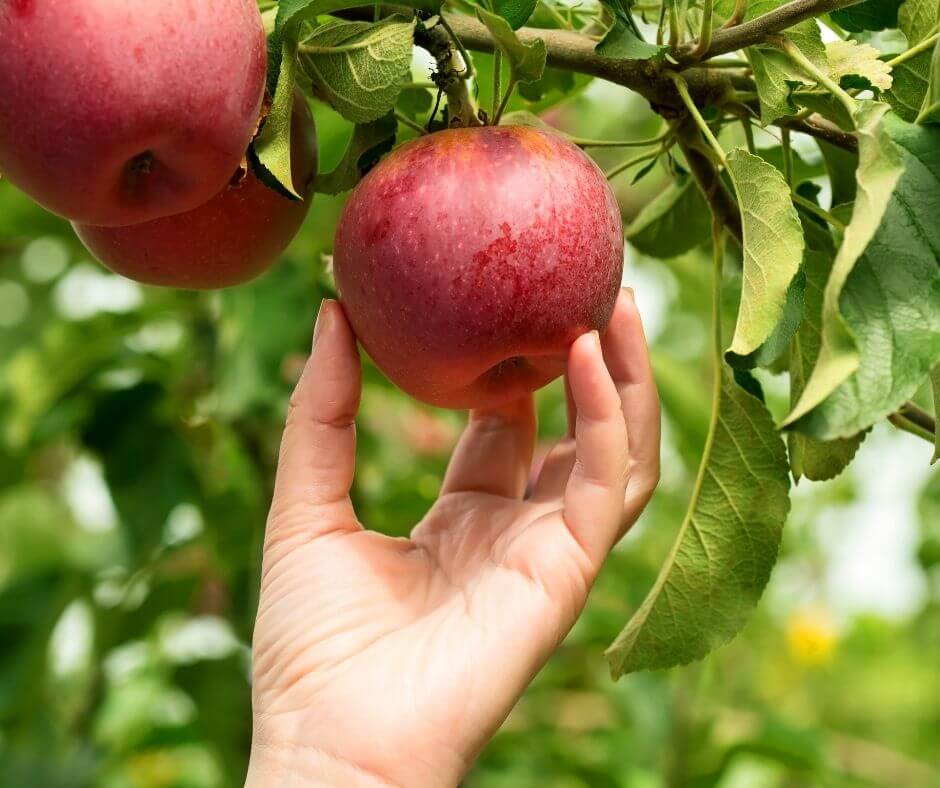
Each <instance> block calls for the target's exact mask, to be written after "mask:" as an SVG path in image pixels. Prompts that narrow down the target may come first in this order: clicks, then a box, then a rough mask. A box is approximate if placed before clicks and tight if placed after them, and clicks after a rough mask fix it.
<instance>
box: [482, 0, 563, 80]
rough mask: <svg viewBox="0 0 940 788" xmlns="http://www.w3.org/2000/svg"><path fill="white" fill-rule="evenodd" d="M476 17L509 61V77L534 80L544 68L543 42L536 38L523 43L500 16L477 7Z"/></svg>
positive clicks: (544, 51) (540, 74)
mask: <svg viewBox="0 0 940 788" xmlns="http://www.w3.org/2000/svg"><path fill="white" fill-rule="evenodd" d="M477 18H478V19H479V20H480V21H481V22H482V23H483V24H484V25H486V29H487V30H489V31H490V34H491V35H492V36H493V41H494V43H495V44H496V46H497V47H499V50H500V51H501V52H502V53H503V55H504V56H505V58H506V61H507V62H508V63H509V70H510V74H511V75H512V76H511V79H512V80H515V81H519V82H535V81H536V80H538V79H540V78H541V77H542V72H543V71H544V70H545V56H546V49H545V42H544V41H542V39H540V38H537V39H536V40H535V41H533V42H532V43H531V44H523V43H522V41H520V40H519V36H517V35H516V34H515V32H514V31H513V29H512V28H511V27H510V26H509V23H508V22H507V21H506V20H505V19H503V18H502V17H501V16H497V15H496V14H491V13H490V12H489V11H484V10H483V9H482V8H477Z"/></svg>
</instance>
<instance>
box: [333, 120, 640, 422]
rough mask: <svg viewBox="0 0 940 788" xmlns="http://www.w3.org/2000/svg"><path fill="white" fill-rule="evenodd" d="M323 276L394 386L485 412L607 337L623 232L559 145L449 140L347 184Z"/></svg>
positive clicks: (466, 137) (579, 158)
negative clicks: (580, 342) (585, 344)
mask: <svg viewBox="0 0 940 788" xmlns="http://www.w3.org/2000/svg"><path fill="white" fill-rule="evenodd" d="M333 262H334V271H335V275H336V283H337V286H338V288H339V292H340V299H341V301H342V304H343V307H344V309H345V311H346V314H347V316H348V318H349V320H350V323H351V325H352V327H353V330H354V331H355V332H356V335H357V336H358V338H359V340H360V342H361V343H362V345H363V347H364V348H365V350H366V351H367V352H368V353H369V355H370V356H371V357H372V359H373V360H374V361H375V363H376V364H377V365H378V366H379V368H380V369H381V370H382V371H383V372H384V373H385V374H386V375H387V376H388V377H389V378H390V379H391V380H392V381H393V382H394V383H396V384H397V385H398V386H399V387H401V388H402V389H404V390H405V391H407V392H408V393H409V394H411V395H412V396H414V397H415V398H417V399H419V400H423V401H424V402H428V403H431V404H433V405H438V406H442V407H448V408H469V407H486V406H493V405H497V404H500V403H503V402H507V401H510V400H512V399H514V398H517V397H519V396H521V395H523V394H524V393H526V392H529V391H533V390H535V389H537V388H539V387H541V386H543V385H544V384H545V383H547V382H548V381H550V380H552V379H553V378H555V377H557V376H558V375H560V374H561V373H562V372H563V371H564V367H565V361H566V357H567V351H568V347H569V345H570V344H571V343H572V342H573V341H574V339H576V338H577V337H578V336H579V335H580V334H582V333H583V332H585V331H588V330H591V329H603V328H604V327H605V326H606V325H607V322H608V320H609V319H610V315H611V312H612V310H613V307H614V301H615V300H616V297H617V292H618V289H619V287H620V278H621V273H622V267H623V232H622V226H621V219H620V211H619V209H618V206H617V201H616V199H615V198H614V195H613V193H612V192H611V189H610V187H609V186H608V184H607V181H606V179H605V178H604V175H603V173H602V172H601V171H600V169H598V167H597V165H595V164H594V162H593V161H591V159H590V158H589V157H588V156H586V155H585V154H584V153H583V152H582V151H581V150H580V149H579V148H577V147H576V146H574V145H572V144H571V143H569V142H567V141H566V140H564V139H562V138H561V137H559V136H557V135H555V134H552V133H550V132H545V131H542V130H539V129H534V128H530V127H523V126H496V127H483V128H472V129H450V130H447V131H442V132H438V133H436V134H432V135H429V136H426V137H420V138H418V139H417V140H414V141H412V142H410V143H407V144H406V145H403V146H402V147H401V148H399V149H397V150H396V151H394V152H392V153H391V154H390V155H389V156H388V157H387V158H386V159H384V160H383V161H382V162H380V163H379V164H378V166H376V167H375V169H373V170H372V171H371V172H370V173H369V174H368V175H367V176H366V177H365V178H364V179H363V180H362V182H361V183H360V184H359V185H358V186H357V187H356V189H355V191H354V192H353V193H352V195H351V196H350V198H349V201H348V202H347V204H346V207H345V209H344V211H343V215H342V217H341V219H340V222H339V226H338V227H337V231H336V238H335V243H334V260H333Z"/></svg>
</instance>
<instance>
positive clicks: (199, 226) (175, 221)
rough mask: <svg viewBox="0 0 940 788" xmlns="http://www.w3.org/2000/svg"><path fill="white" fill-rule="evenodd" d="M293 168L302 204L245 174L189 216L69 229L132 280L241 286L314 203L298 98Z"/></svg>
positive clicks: (310, 147) (307, 121) (312, 162)
mask: <svg viewBox="0 0 940 788" xmlns="http://www.w3.org/2000/svg"><path fill="white" fill-rule="evenodd" d="M291 170H292V176H293V181H294V190H295V191H296V192H297V193H298V194H300V195H303V196H304V200H303V201H298V200H291V199H288V198H287V197H284V196H282V195H281V194H280V193H278V192H276V191H274V190H273V189H270V188H268V187H267V186H265V185H264V184H263V183H262V182H261V181H260V180H259V179H258V178H257V177H256V176H255V175H254V174H253V173H252V172H250V171H249V172H248V173H247V174H245V175H244V177H243V178H241V179H240V180H237V181H234V182H232V183H230V184H229V185H228V186H226V187H224V188H223V189H222V191H221V192H219V193H218V194H217V195H216V196H215V197H213V198H212V199H211V200H209V202H207V203H206V204H205V205H202V206H200V207H199V208H195V209H193V210H191V211H187V212H186V213H182V214H178V215H176V216H165V217H163V218H162V219H154V220H153V221H150V222H144V223H143V224H134V225H130V226H128V227H97V226H94V225H83V224H77V223H76V224H73V225H72V226H73V227H74V229H75V232H76V234H77V235H78V237H79V238H80V239H81V241H82V243H83V244H85V246H86V248H87V249H88V251H90V252H91V253H92V254H93V255H94V256H95V257H96V258H97V259H98V260H99V261H100V262H101V263H103V264H104V265H105V266H106V267H108V268H110V269H111V270H112V271H114V272H116V273H119V274H122V275H123V276H126V277H128V278H129V279H135V280H137V281H138V282H143V283H145V284H152V285H162V286H165V287H178V288H187V289H212V288H220V287H228V286H230V285H236V284H240V283H242V282H245V281H247V280H249V279H253V278H254V277H256V276H258V275H259V274H260V273H262V272H263V271H265V270H266V269H267V268H268V267H269V266H270V265H271V264H272V263H273V262H274V261H275V260H277V258H278V257H279V256H280V255H281V252H283V251H284V249H286V248H287V245H288V244H289V243H290V241H291V239H292V238H293V237H294V235H295V234H296V233H297V230H298V229H299V228H300V225H301V224H302V223H303V220H304V217H305V216H306V215H307V211H308V209H309V208H310V203H311V202H312V200H313V190H312V189H311V186H312V184H313V178H314V175H316V171H317V142H316V131H315V129H314V125H313V118H312V117H311V116H310V109H309V108H308V106H307V102H306V101H305V100H304V99H303V97H302V96H299V95H297V96H295V97H294V110H293V114H292V117H291Z"/></svg>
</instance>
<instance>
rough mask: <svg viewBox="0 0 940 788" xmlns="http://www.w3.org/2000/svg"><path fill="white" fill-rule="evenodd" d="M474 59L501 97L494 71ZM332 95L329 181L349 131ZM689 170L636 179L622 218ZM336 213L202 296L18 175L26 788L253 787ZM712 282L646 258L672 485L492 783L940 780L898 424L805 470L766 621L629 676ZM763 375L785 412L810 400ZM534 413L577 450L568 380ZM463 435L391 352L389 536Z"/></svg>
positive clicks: (16, 755) (551, 786) (557, 659)
mask: <svg viewBox="0 0 940 788" xmlns="http://www.w3.org/2000/svg"><path fill="white" fill-rule="evenodd" d="M477 65H478V69H479V70H480V73H481V74H483V75H484V76H483V77H481V84H482V85H486V84H487V82H488V79H486V78H485V75H486V73H487V69H488V68H490V65H489V63H488V58H486V57H485V56H479V57H478V58H477ZM424 76H425V77H426V75H424ZM559 84H561V83H559ZM547 85H548V87H550V85H551V83H550V82H549V83H547ZM562 86H563V87H565V89H568V88H570V87H571V86H570V85H567V86H565V85H562ZM579 87H580V83H579ZM484 90H485V88H484ZM552 95H553V94H551V92H550V91H549V93H548V94H547V96H548V97H547V98H546V99H545V100H544V101H543V106H545V105H547V104H549V103H551V101H552ZM554 95H555V98H556V99H557V97H558V96H557V94H554ZM514 105H515V106H516V107H517V108H518V107H521V106H522V104H521V102H519V101H514ZM314 109H315V114H316V118H317V121H318V129H319V135H320V150H321V158H322V164H321V169H322V170H329V169H331V168H332V167H333V166H334V165H335V163H336V162H337V161H338V160H339V158H340V156H341V154H342V151H343V149H344V147H345V144H346V140H347V138H348V135H349V133H350V127H349V126H348V125H347V124H345V123H344V122H342V121H341V120H340V119H339V118H338V116H336V115H334V114H333V113H332V112H331V111H329V110H327V109H325V108H324V107H323V106H322V105H315V107H314ZM546 117H547V118H548V119H549V120H550V121H551V122H552V123H554V124H556V125H562V126H564V127H565V128H566V129H567V130H569V131H571V132H572V133H575V134H578V135H580V136H588V137H594V138H597V137H607V138H630V137H641V136H649V135H650V134H651V133H653V132H655V130H656V120H655V119H654V118H653V117H651V116H649V115H648V111H647V109H646V108H645V105H644V104H642V102H640V101H638V100H637V99H635V97H631V96H630V94H628V93H627V92H626V91H623V90H620V89H616V88H613V87H612V86H609V85H603V84H600V83H593V84H591V85H589V86H588V87H587V88H586V89H584V90H581V91H580V92H578V93H577V95H575V96H574V97H573V98H571V99H570V100H568V101H567V102H566V103H565V104H564V105H560V106H558V107H555V108H552V109H551V110H550V111H549V114H548V115H547V116H546ZM773 142H774V141H773V140H763V141H759V144H765V145H766V144H772V143H773ZM800 143H801V141H799V140H797V141H796V144H797V145H798V150H800V151H801V153H802V154H803V157H804V159H805V160H806V161H807V162H808V163H809V164H810V165H812V164H813V163H814V162H818V160H819V155H818V151H816V149H815V148H814V147H813V146H812V145H811V144H808V145H803V146H802V147H799V146H800ZM623 155H624V154H623V153H619V154H618V153H617V152H610V151H605V152H604V155H602V156H600V157H599V160H600V162H601V164H602V166H604V167H605V168H606V167H611V166H613V165H615V164H616V163H617V161H618V160H619V158H622V157H623ZM664 177H665V174H664V173H663V172H661V171H659V170H655V171H654V172H653V173H651V174H650V176H649V177H647V178H645V179H644V180H642V181H641V182H640V183H639V184H638V185H636V186H631V185H630V175H629V174H628V175H624V176H620V177H619V178H617V179H616V180H615V185H616V187H617V190H618V194H619V196H620V198H621V202H622V206H623V211H624V215H625V219H626V220H629V218H630V217H632V216H633V215H635V214H636V212H637V211H638V210H639V208H640V207H642V205H643V204H644V203H645V202H646V201H647V200H648V199H650V197H651V196H652V195H654V194H655V193H657V191H658V190H659V189H661V187H662V185H663V182H664V181H663V178H664ZM341 204H342V199H341V198H327V197H324V196H322V195H318V196H317V198H316V200H315V202H314V206H313V209H312V211H311V213H310V216H309V217H308V220H307V222H306V225H305V227H304V229H303V231H302V232H301V234H300V235H299V236H298V237H297V239H296V241H295V242H294V243H293V245H292V246H291V248H290V250H289V251H288V253H287V254H286V255H285V257H284V259H283V261H282V262H281V263H280V264H279V265H278V266H277V267H275V268H274V269H272V270H271V271H270V272H269V273H268V274H266V275H265V276H263V277H262V278H260V279H258V280H257V281H255V282H254V283H252V284H250V285H247V286H243V287H239V288H236V289H233V290H229V291H225V292H219V293H204V294H197V293H186V292H175V291H169V290H158V289H151V288H145V287H140V286H138V285H136V284H134V283H132V282H129V281H127V280H124V279H121V278H119V277H116V276H113V275H111V274H109V273H108V272H107V271H105V270H104V269H102V268H100V267H99V266H97V265H96V264H95V263H93V262H92V261H91V260H90V259H89V257H88V255H87V253H85V252H84V251H83V250H82V248H81V246H80V245H79V244H78V242H77V241H76V240H75V238H74V237H73V235H72V233H71V231H70V228H69V226H68V224H67V223H65V222H63V221H61V220H58V219H56V218H54V217H51V216H50V215H48V214H46V213H44V212H43V211H42V210H41V209H39V208H37V207H36V206H34V205H32V204H31V203H30V202H29V201H28V200H27V199H25V198H24V197H23V196H22V195H20V194H19V193H17V192H16V191H15V190H14V189H12V188H11V187H10V186H9V185H8V184H5V183H2V182H0V785H2V786H10V787H11V788H21V787H22V788H53V787H55V788H60V787H61V788H66V787H69V788H71V787H72V786H75V787H78V786H102V787H103V788H162V787H164V786H174V787H175V786H181V787H182V788H214V786H231V785H237V784H239V783H240V782H241V781H242V779H243V775H244V771H245V766H246V759H247V753H248V744H249V733H250V708H249V688H248V671H249V664H248V657H249V650H248V642H249V638H250V635H251V627H252V620H253V615H254V608H255V604H256V597H257V587H258V572H259V564H260V553H259V550H260V545H261V539H262V529H263V526H264V519H265V513H266V507H267V504H268V501H269V497H270V493H271V482H272V477H273V465H274V460H275V454H276V450H277V444H278V440H279V437H280V431H281V426H282V422H283V418H284V414H285V409H286V403H287V399H288V396H289V393H290V390H291V387H292V384H293V383H294V381H295V380H296V379H297V376H298V374H299V371H300V369H301V366H302V364H303V361H304V358H305V354H306V350H307V347H308V343H309V341H310V334H311V329H312V324H313V319H314V315H315V314H316V311H317V306H318V303H319V301H320V299H321V298H322V297H323V296H324V295H328V294H331V293H332V281H331V277H330V274H329V253H330V246H331V237H332V229H333V227H334V224H335V221H336V218H337V216H338V212H339V210H340V207H341ZM731 268H732V269H733V266H731ZM708 278H709V268H708V262H707V257H706V255H704V254H702V253H698V252H696V253H692V254H688V255H686V256H683V257H681V258H678V259H674V260H670V261H666V262H663V261H653V260H648V259H641V258H637V257H636V256H635V255H634V254H633V253H632V252H628V260H627V266H626V270H625V282H626V283H628V284H631V285H633V286H635V287H636V289H637V298H638V301H639V304H640V307H641V311H642V312H643V314H644V318H645V321H646V325H647V330H648V333H649V336H650V339H651V341H652V346H653V353H654V364H655V368H656V373H657V380H658V383H659V386H660V390H661V394H662V398H663V403H664V421H665V445H664V448H663V480H662V484H661V486H660V488H659V490H658V492H657V494H656V496H655V498H654V500H653V503H652V505H651V506H650V508H649V510H648V512H647V513H646V514H645V515H644V517H643V519H642V521H641V522H640V524H639V525H638V526H637V527H636V529H635V530H634V531H633V532H632V533H631V534H630V535H629V536H628V538H626V539H625V540H624V542H623V543H622V545H621V546H620V547H619V548H618V549H617V551H616V552H615V553H614V554H613V555H612V556H611V557H610V560H609V561H608V564H607V566H606V568H605V570H604V572H603V574H602V575H601V577H600V580H599V582H598V584H597V587H596V588H595V590H594V592H593V594H592V596H591V599H590V602H589V604H588V607H587V610H586V611H585V614H584V616H583V618H582V619H581V621H580V622H579V623H578V624H577V626H576V627H575V629H574V631H573V632H572V634H571V636H570V637H569V638H568V639H567V641H566V642H565V644H564V645H563V646H562V648H561V649H560V650H559V652H558V653H557V654H556V655H555V656H554V658H553V659H552V660H551V662H550V663H549V664H548V666H547V667H546V668H545V669H544V670H543V671H542V673H541V674H540V675H539V677H538V678H537V679H536V681H535V683H534V684H533V685H532V687H531V688H530V690H529V691H528V692H527V693H526V695H525V696H524V698H523V699H522V701H521V702H520V703H519V705H518V706H517V708H516V709H515V710H514V711H513V713H512V715H511V716H510V718H509V720H508V721H507V722H506V724H505V726H504V727H503V729H502V730H501V731H500V732H499V734H498V735H497V736H496V737H495V739H494V740H493V741H492V743H491V744H490V745H489V747H488V748H487V749H486V751H485V752H484V753H483V755H482V757H481V758H480V760H479V762H478V764H477V765H476V767H475V768H474V770H473V772H472V773H471V774H470V775H469V776H468V777H467V780H466V783H465V785H466V786H470V787H471V788H509V787H510V786H513V787H515V786H544V787H545V788H562V787H564V788H575V787H578V788H580V787H581V786H592V787H593V786H598V787H599V788H606V787H607V786H610V788H614V787H615V786H616V787H618V788H620V787H626V786H630V787H631V788H633V787H634V786H635V787H636V788H654V787H656V786H722V788H732V787H733V788H751V787H752V786H755V787H758V788H763V787H764V786H767V788H770V787H771V786H803V785H814V786H815V785H825V786H864V785H888V786H922V785H923V786H927V785H933V784H935V783H937V780H938V760H940V755H938V754H940V465H938V466H937V467H936V468H935V469H934V470H933V471H931V470H930V467H929V465H928V461H929V456H930V453H931V452H930V447H929V446H928V445H927V444H926V443H923V442H919V441H918V440H917V439H915V438H913V437H911V436H909V435H906V434H903V433H896V432H892V431H891V430H890V428H887V427H883V426H882V427H878V428H876V429H875V430H874V431H873V433H872V434H871V435H870V436H869V437H868V439H867V441H866V442H865V444H864V445H863V447H862V449H861V451H860V453H859V456H858V459H857V461H856V463H855V464H854V465H853V466H852V467H851V468H850V470H849V471H848V472H847V473H846V474H844V475H843V476H842V477H841V478H839V479H837V480H835V481H832V482H828V483H823V484H814V483H808V482H806V481H803V482H801V483H800V485H799V486H798V487H797V489H796V490H795V493H794V509H793V513H792V515H791V517H790V520H789V523H788V525H787V528H786V531H785V538H784V546H783V551H782V556H781V561H780V564H779V565H778V567H777V568H776V570H775V572H774V575H773V579H772V581H771V584H770V587H769V589H768V592H767V593H766V595H765V597H764V600H763V601H762V604H761V606H760V608H759V609H758V610H757V612H756V613H755V615H754V616H753V618H752V620H751V622H750V623H749V624H748V626H747V628H746V629H745V631H744V632H743V634H742V635H741V636H740V637H738V638H737V639H736V640H735V641H734V642H733V643H732V644H730V645H729V646H726V647H724V648H722V649H719V650H718V651H717V652H715V653H714V654H713V655H712V656H711V657H709V658H708V659H706V660H705V661H704V662H703V663H701V664H698V665H693V666H690V667H687V668H684V669H680V670H674V671H670V672H662V673H654V674H639V675H633V676H627V677H625V678H624V679H622V680H621V681H620V682H619V683H613V682H611V681H610V679H609V677H608V674H607V668H606V665H605V662H604V658H603V654H602V652H603V649H604V648H605V647H606V646H607V644H608V643H609V642H610V641H611V640H612V639H613V638H614V636H615V635H616V634H617V632H618V631H619V629H620V627H621V626H622V625H623V624H624V623H625V622H626V620H627V618H628V617H629V615H630V614H631V612H632V611H633V610H634V609H635V607H636V605H637V604H638V602H639V601H640V600H641V599H642V598H643V596H644V595H645V593H646V591H647V589H648V588H649V586H650V584H651V583H652V580H653V578H654V576H655V573H656V571H657V569H658V566H659V564H660V562H661V561H662V559H663V557H664V555H665V553H666V551H667V549H668V546H669V544H670V542H671V540H672V538H673V536H674V534H675V532H676V529H677V528H678V525H679V523H680V521H681V518H682V515H683V512H684V508H685V503H686V500H687V497H688V493H689V489H690V486H691V481H692V477H693V474H694V471H695V467H696V464H697V460H698V454H699V452H700V449H701V446H702V443H703V441H704V435H705V430H706V425H707V416H708V407H709V402H708V397H709V394H708V392H709V369H708V364H707V361H706V358H707V353H706V342H707V337H708V330H707V322H708V315H707V310H708V286H707V283H708ZM734 279H735V276H734V273H733V270H732V273H731V274H730V275H729V282H728V288H729V289H730V290H733V287H734V284H735V282H734ZM730 301H731V299H730V298H729V302H730ZM763 382H764V384H765V386H766V388H767V392H768V396H769V401H770V404H771V405H772V406H773V407H775V408H776V409H777V412H778V413H779V412H781V411H782V409H783V408H784V407H785V403H784V402H782V400H780V396H781V390H785V386H781V385H780V381H777V380H775V379H774V378H772V377H768V376H765V377H764V378H763ZM539 402H540V414H541V419H542V434H543V436H544V439H545V440H546V441H550V440H551V438H552V437H553V436H557V435H559V434H560V433H561V431H562V429H563V419H564V406H563V401H562V394H561V391H560V388H559V386H557V385H554V386H552V387H550V388H549V389H548V390H546V391H544V392H543V393H542V394H540V398H539ZM462 421H463V417H462V416H461V415H460V414H455V413H447V412H441V411H435V410H432V409H429V408H424V407H421V406H419V405H417V404H416V403H414V402H412V401H411V400H409V399H408V398H406V397H405V396H404V395H402V394H401V393H399V392H398V391H396V390H395V389H393V388H392V387H391V386H390V385H389V384H388V383H386V382H385V381H384V380H383V379H382V377H381V376H380V375H379V374H378V373H377V372H376V371H375V370H374V369H371V368H370V369H367V372H366V390H365V396H364V401H363V407H362V414H361V418H360V436H361V440H360V446H359V471H358V476H357V479H356V485H355V490H354V496H355V501H356V505H357V507H358V510H359V512H360V515H361V517H362V519H363V521H364V522H365V523H367V524H368V525H370V526H371V527H373V528H376V529H379V530H382V531H386V532H388V533H393V534H402V533H407V532H408V531H409V529H410V528H411V527H412V525H413V524H414V523H415V522H416V521H417V520H418V519H420V517H421V516H422V513H423V512H424V511H425V510H426V509H427V507H428V506H429V505H430V503H431V502H432V501H433V499H434V497H435V495H436V491H437V488H438V484H439V481H440V478H441V475H442V471H443V468H444V465H445V462H446V459H447V455H448V452H449V449H450V447H451V445H452V444H453V442H454V440H455V438H456V435H457V433H458V431H459V429H460V427H461V423H462ZM512 647H513V644H512V643H507V644H506V648H507V649H511V648H512ZM390 680H394V677H390ZM376 702H381V700H380V699H377V700H376Z"/></svg>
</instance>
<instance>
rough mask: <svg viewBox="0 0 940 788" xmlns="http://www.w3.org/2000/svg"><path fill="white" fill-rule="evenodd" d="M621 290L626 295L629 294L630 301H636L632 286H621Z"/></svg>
mask: <svg viewBox="0 0 940 788" xmlns="http://www.w3.org/2000/svg"><path fill="white" fill-rule="evenodd" d="M623 292H625V293H626V294H627V295H628V296H630V300H631V301H633V302H634V303H636V293H634V292H633V288H632V287H625V288H623Z"/></svg>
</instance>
